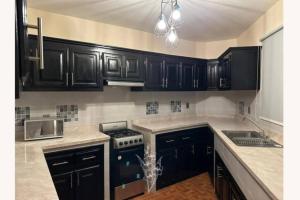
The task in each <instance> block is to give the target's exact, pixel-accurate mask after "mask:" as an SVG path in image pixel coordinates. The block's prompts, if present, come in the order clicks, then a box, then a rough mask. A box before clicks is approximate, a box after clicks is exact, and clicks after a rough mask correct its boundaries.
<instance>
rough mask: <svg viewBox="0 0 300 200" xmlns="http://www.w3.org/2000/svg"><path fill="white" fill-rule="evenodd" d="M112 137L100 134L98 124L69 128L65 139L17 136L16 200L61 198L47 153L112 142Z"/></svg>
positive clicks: (52, 199)
mask: <svg viewBox="0 0 300 200" xmlns="http://www.w3.org/2000/svg"><path fill="white" fill-rule="evenodd" d="M17 135H18V134H17ZM20 136H21V134H20ZM109 138H110V137H109V136H107V135H105V134H103V133H100V132H99V131H98V127H97V126H96V125H93V126H80V128H79V127H71V126H70V127H65V131H64V137H63V138H56V139H47V140H36V141H23V139H22V138H21V137H16V144H15V171H16V172H15V181H16V182H15V186H16V188H15V190H16V199H22V200H23V199H30V200H40V199H45V200H54V199H58V196H57V193H56V190H55V187H54V184H53V181H52V178H51V175H50V172H49V170H48V166H47V163H46V160H45V157H44V152H51V151H55V150H59V149H64V148H74V147H81V146H88V145H93V144H99V143H103V142H106V141H108V140H109Z"/></svg>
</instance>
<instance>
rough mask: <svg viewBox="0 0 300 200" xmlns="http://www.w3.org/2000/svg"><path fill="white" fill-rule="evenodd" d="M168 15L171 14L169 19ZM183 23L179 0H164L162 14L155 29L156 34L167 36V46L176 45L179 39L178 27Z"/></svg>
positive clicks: (161, 6) (161, 7)
mask: <svg viewBox="0 0 300 200" xmlns="http://www.w3.org/2000/svg"><path fill="white" fill-rule="evenodd" d="M166 16H169V17H168V20H166ZM181 23H182V19H181V12H180V7H179V5H178V3H177V0H162V1H161V5H160V15H159V18H158V21H157V23H156V26H155V30H154V33H155V35H156V36H158V37H165V42H166V45H167V46H170V47H176V46H177V44H178V41H179V39H178V35H177V31H176V29H177V28H178V27H179V25H180V24H181Z"/></svg>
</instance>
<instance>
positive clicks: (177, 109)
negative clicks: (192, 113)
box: [170, 100, 181, 112]
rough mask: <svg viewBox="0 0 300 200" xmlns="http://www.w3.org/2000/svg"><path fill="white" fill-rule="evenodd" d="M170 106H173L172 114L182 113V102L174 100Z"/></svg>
mask: <svg viewBox="0 0 300 200" xmlns="http://www.w3.org/2000/svg"><path fill="white" fill-rule="evenodd" d="M170 104H171V112H181V101H174V100H172V101H171V102H170Z"/></svg>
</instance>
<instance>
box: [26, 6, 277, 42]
mask: <svg viewBox="0 0 300 200" xmlns="http://www.w3.org/2000/svg"><path fill="white" fill-rule="evenodd" d="M276 1H277V0H178V4H179V5H180V7H181V11H182V18H183V24H182V25H181V27H180V29H179V30H178V35H179V37H180V38H184V39H188V40H197V41H213V40H224V39H231V38H235V37H237V36H238V35H239V34H240V33H242V32H243V31H244V30H245V29H246V28H247V27H249V25H251V24H252V23H253V22H255V21H256V19H257V18H258V17H259V16H261V15H262V14H263V13H264V12H265V11H266V10H268V8H269V7H271V6H272V5H273V4H274V3H275V2H276ZM160 2H161V0H28V6H29V7H32V8H37V9H41V10H47V11H50V12H55V13H59V14H63V15H70V16H75V17H79V18H85V19H90V20H95V21H100V22H104V23H109V24H114V25H119V26H125V27H128V28H134V29H139V30H143V31H147V32H151V33H152V32H153V30H154V26H155V23H156V21H157V19H158V16H159V13H160Z"/></svg>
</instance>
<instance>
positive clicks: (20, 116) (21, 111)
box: [15, 106, 30, 126]
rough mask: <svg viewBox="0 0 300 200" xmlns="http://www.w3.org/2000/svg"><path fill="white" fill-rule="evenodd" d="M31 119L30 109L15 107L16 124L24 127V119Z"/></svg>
mask: <svg viewBox="0 0 300 200" xmlns="http://www.w3.org/2000/svg"><path fill="white" fill-rule="evenodd" d="M29 118H30V107H28V106H27V107H15V124H16V125H17V126H23V122H24V119H29Z"/></svg>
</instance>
